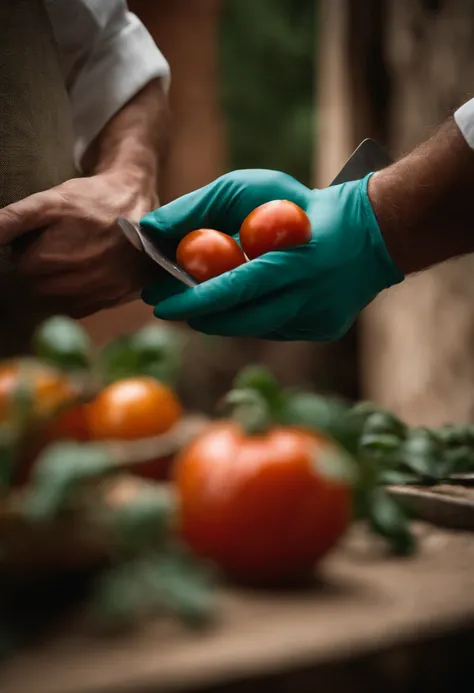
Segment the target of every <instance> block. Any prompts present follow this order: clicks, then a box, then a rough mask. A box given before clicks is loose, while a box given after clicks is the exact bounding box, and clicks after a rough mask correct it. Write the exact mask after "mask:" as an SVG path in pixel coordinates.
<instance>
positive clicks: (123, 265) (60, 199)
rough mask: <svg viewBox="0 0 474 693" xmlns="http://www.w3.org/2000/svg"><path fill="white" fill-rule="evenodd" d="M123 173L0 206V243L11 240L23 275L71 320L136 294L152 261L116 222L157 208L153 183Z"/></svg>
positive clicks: (150, 272)
mask: <svg viewBox="0 0 474 693" xmlns="http://www.w3.org/2000/svg"><path fill="white" fill-rule="evenodd" d="M148 187H150V188H151V187H152V186H148V185H144V184H143V181H137V179H136V178H133V177H132V176H131V175H127V173H126V172H123V171H117V170H114V171H108V172H105V173H99V174H97V175H94V176H91V177H89V178H77V179H74V180H69V181H67V182H66V183H63V184H62V185H59V186H57V187H56V188H52V189H51V190H47V191H45V192H41V193H37V194H35V195H31V196H30V197H27V198H25V199H24V200H20V201H19V202H15V203H14V204H11V205H9V206H8V207H5V208H4V209H1V210H0V245H8V244H13V245H12V250H13V259H14V262H15V264H16V266H17V268H18V271H19V273H20V275H21V276H22V277H24V278H25V281H28V282H29V283H30V284H33V285H34V287H35V290H36V292H37V294H38V296H39V297H40V299H46V301H47V303H48V305H50V306H51V308H52V309H53V310H54V311H56V312H63V313H67V314H68V315H71V316H72V317H75V318H81V317H85V316H86V315H90V314H92V313H94V312H96V311H98V310H102V309H103V308H108V307H111V306H113V305H118V304H120V303H124V302H126V301H128V300H131V299H133V298H135V297H137V296H138V295H139V292H140V290H141V288H142V287H143V286H145V285H146V284H147V282H149V280H150V276H153V274H155V278H156V270H155V273H153V267H152V266H151V265H150V261H149V260H148V258H146V257H145V256H144V254H141V253H140V252H139V251H137V250H135V249H134V248H133V246H132V245H131V244H130V243H129V241H128V240H127V239H126V238H125V237H124V236H123V235H122V233H121V231H120V230H119V228H118V227H117V225H116V218H117V216H120V215H123V216H126V217H128V218H130V219H132V220H136V221H138V220H139V219H140V218H141V217H142V216H143V215H144V214H145V213H146V212H148V211H150V210H152V209H154V208H155V207H157V206H158V198H157V195H156V193H155V192H154V190H153V189H148Z"/></svg>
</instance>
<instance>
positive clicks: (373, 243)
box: [140, 169, 403, 341]
mask: <svg viewBox="0 0 474 693" xmlns="http://www.w3.org/2000/svg"><path fill="white" fill-rule="evenodd" d="M369 177H370V175H369V176H366V177H365V178H364V179H362V180H359V181H355V182H350V183H344V184H342V185H338V186H333V187H329V188H325V189H323V190H310V189H309V188H307V187H306V186H304V185H302V184H301V183H299V182H298V181H296V180H295V179H294V178H291V177H290V176H288V175H286V174H284V173H279V172H276V171H267V170H258V169H256V170H253V169H252V170H246V171H234V172H232V173H228V174H226V175H224V176H222V177H221V178H218V179H217V180H215V181H214V182H213V183H210V184H209V185H206V186H205V187H203V188H201V189H199V190H196V191H194V192H192V193H189V194H188V195H184V196H183V197H181V198H178V199H177V200H174V201H173V202H171V203H170V204H168V205H165V206H163V207H161V208H160V209H157V210H156V211H155V212H151V213H150V214H148V215H146V216H145V217H144V218H143V219H142V220H141V222H140V223H141V224H142V225H143V226H144V227H146V228H147V229H148V230H149V231H150V232H152V233H154V234H156V236H157V237H161V238H173V239H176V240H179V239H181V238H182V237H183V236H184V235H185V234H186V233H188V232H189V231H192V230H194V229H197V228H202V227H206V228H215V229H218V230H219V231H222V232H224V233H227V234H231V235H233V236H235V237H236V238H238V235H237V234H238V231H239V228H240V226H241V224H242V222H243V220H244V219H245V217H246V216H247V215H248V214H249V213H250V212H251V211H252V210H253V209H254V208H255V207H257V206H258V205H260V204H263V203H264V202H267V201H269V200H275V199H287V200H291V201H292V202H295V203H296V204H297V205H299V206H300V207H302V208H303V209H304V210H305V212H306V214H307V215H308V217H309V218H310V220H311V224H312V239H311V240H310V242H309V243H307V244H305V245H300V246H297V247H294V248H289V249H286V250H282V251H276V252H270V253H267V254H266V255H263V256H261V257H260V258H257V259H255V260H252V261H250V262H248V263H246V264H245V265H242V266H240V267H237V268H236V269H234V270H231V271H230V272H226V273H225V274H223V275H221V276H219V277H215V278H214V279H210V280H209V281H206V282H203V283H202V284H199V285H198V286H197V287H194V288H192V289H189V288H185V287H184V286H183V285H182V284H180V283H179V282H178V281H177V280H175V279H171V278H170V280H168V281H166V282H165V283H163V282H161V283H157V284H155V285H153V286H150V287H147V288H146V289H145V290H144V291H143V294H142V297H143V300H144V301H145V302H146V303H148V304H150V305H154V306H155V311H154V313H155V315H156V316H157V317H159V318H162V319H164V320H184V321H187V322H188V324H189V325H190V326H191V327H192V328H194V329H195V330H198V331H200V332H204V333H206V334H212V335H223V336H229V337H230V336H232V337H261V338H264V339H272V340H293V341H296V340H298V341H299V340H308V341H309V340H314V341H329V340H335V339H338V338H340V337H341V336H342V335H343V334H344V333H345V332H346V331H347V330H348V329H349V328H350V326H351V325H352V323H353V322H354V320H355V318H356V316H357V315H358V313H359V312H360V311H361V310H362V309H363V308H364V307H365V306H366V305H367V304H368V303H369V302H370V301H371V300H372V299H373V298H374V297H375V296H376V295H377V294H378V293H380V292H381V291H382V290H383V289H385V288H388V287H390V286H392V285H393V284H396V283H398V282H400V281H401V280H402V279H403V275H402V274H401V273H400V271H399V270H398V269H397V268H396V267H395V265H394V264H393V262H392V260H391V258H390V256H389V254H388V251H387V248H386V246H385V242H384V240H383V238H382V235H381V233H380V230H379V228H378V224H377V221H376V218H375V215H374V212H373V210H372V207H371V204H370V201H369V198H368V195H367V185H368V181H369Z"/></svg>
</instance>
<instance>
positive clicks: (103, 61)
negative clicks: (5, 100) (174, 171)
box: [46, 0, 170, 169]
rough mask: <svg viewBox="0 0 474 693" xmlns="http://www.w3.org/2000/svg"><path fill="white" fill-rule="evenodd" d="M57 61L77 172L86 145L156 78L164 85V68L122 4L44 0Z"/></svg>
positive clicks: (152, 44)
mask: <svg viewBox="0 0 474 693" xmlns="http://www.w3.org/2000/svg"><path fill="white" fill-rule="evenodd" d="M46 7H47V9H48V14H49V17H50V20H51V23H52V26H53V31H54V34H55V37H56V40H57V42H58V44H59V48H60V50H61V54H62V59H63V68H64V74H65V80H66V86H67V90H68V94H69V98H70V102H71V106H72V118H73V126H74V132H75V146H74V160H75V163H76V166H77V167H78V168H79V169H80V166H81V159H82V156H83V154H84V153H85V151H86V149H87V147H88V146H89V144H90V143H91V142H92V141H93V140H94V139H95V137H96V136H97V135H98V134H99V132H100V131H101V130H102V128H103V127H104V125H105V124H106V123H107V122H108V121H109V120H110V118H112V116H113V115H114V114H115V113H117V111H119V110H120V108H122V106H124V105H125V104H126V103H127V101H129V100H130V99H131V98H133V96H135V94H137V93H138V92H139V91H140V89H142V88H143V87H144V86H145V85H146V84H148V82H150V81H151V80H152V79H155V78H156V77H162V78H163V79H164V82H165V86H166V88H168V86H169V81H170V70H169V65H168V63H167V61H166V59H165V58H164V56H163V55H162V53H161V52H160V51H159V49H158V48H157V46H156V44H155V42H154V41H153V39H152V37H151V36H150V34H149V33H148V31H147V30H146V29H145V27H144V26H143V24H142V23H141V22H140V20H139V19H138V17H136V15H134V14H132V13H131V12H129V11H128V8H127V4H126V2H125V0H46Z"/></svg>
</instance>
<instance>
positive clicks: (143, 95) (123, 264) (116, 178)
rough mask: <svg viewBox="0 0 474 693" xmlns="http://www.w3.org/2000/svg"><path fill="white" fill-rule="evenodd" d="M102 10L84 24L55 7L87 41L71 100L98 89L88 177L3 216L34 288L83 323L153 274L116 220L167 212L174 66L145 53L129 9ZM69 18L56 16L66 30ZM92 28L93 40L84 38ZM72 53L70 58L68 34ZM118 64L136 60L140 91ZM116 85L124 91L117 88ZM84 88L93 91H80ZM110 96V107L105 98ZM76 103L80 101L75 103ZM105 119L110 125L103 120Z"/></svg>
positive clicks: (89, 131) (89, 129)
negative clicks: (162, 179)
mask: <svg viewBox="0 0 474 693" xmlns="http://www.w3.org/2000/svg"><path fill="white" fill-rule="evenodd" d="M85 4H86V5H88V6H89V5H90V4H91V3H85ZM94 4H95V5H96V9H97V11H98V12H99V17H98V18H97V19H95V18H92V19H90V18H89V19H90V21H89V23H88V22H85V23H84V22H83V23H82V24H81V23H80V22H78V20H77V17H74V16H73V17H71V16H70V15H67V10H68V6H69V0H68V1H67V2H64V1H63V0H57V1H56V2H53V3H51V8H53V7H54V8H55V9H57V8H60V9H62V11H63V12H66V16H64V17H62V19H63V21H64V22H65V21H66V19H67V16H69V24H67V26H71V27H72V28H71V33H70V34H67V35H68V36H70V38H71V40H73V39H74V37H76V38H75V39H74V40H76V41H77V46H76V49H77V50H76V52H74V50H73V51H72V52H69V53H68V54H67V56H68V59H69V61H70V62H69V63H67V64H66V65H65V67H67V68H69V69H68V70H66V73H67V75H68V86H69V90H70V95H71V94H72V92H73V91H74V84H76V83H77V80H82V81H83V82H84V80H85V81H86V82H87V84H88V85H89V87H88V88H89V90H92V89H93V90H94V95H91V97H90V98H89V101H88V103H89V106H90V109H87V112H88V113H89V116H88V117H87V118H86V121H87V123H86V125H84V126H83V129H82V133H83V136H82V138H79V140H76V157H77V164H78V165H79V164H80V165H81V168H82V170H83V172H84V173H85V174H86V176H84V177H81V178H76V179H73V180H70V181H66V182H65V183H63V184H62V185H60V186H57V187H56V188H53V189H51V190H47V191H45V192H41V193H37V194H35V195H32V196H30V197H28V198H26V199H24V200H21V201H19V202H17V203H14V204H12V205H9V206H8V207H6V208H4V209H2V210H0V243H1V244H9V243H10V242H11V241H13V240H15V239H17V242H16V243H15V248H14V253H15V260H16V264H17V266H18V269H19V271H20V273H21V275H22V276H24V277H25V279H26V280H28V281H31V282H32V283H34V286H35V289H36V291H37V293H38V294H39V295H41V296H42V297H44V298H45V300H46V301H47V302H48V304H49V305H51V309H52V310H55V311H61V312H66V313H69V314H70V315H73V316H74V317H82V316H84V315H88V314H90V313H93V312H95V311H97V310H99V309H101V308H105V307H108V306H111V305H114V304H117V303H122V302H124V301H126V300H129V299H131V298H133V297H135V296H137V295H138V293H139V290H140V288H141V287H142V286H143V282H144V281H146V279H144V278H146V277H149V276H150V275H149V272H150V266H149V264H148V263H147V262H146V261H145V260H144V258H143V257H142V256H141V254H139V253H138V252H135V251H134V250H133V248H132V247H131V246H130V244H129V243H128V241H126V240H125V239H124V238H123V237H122V235H121V234H120V232H119V231H118V229H117V227H116V224H115V220H116V217H117V216H118V215H120V214H123V215H126V216H129V217H130V218H132V219H139V218H140V216H142V215H143V214H144V213H145V212H147V211H149V210H150V209H153V208H154V207H156V206H157V205H158V198H157V187H158V182H157V180H158V174H159V164H160V158H161V155H162V153H163V149H164V147H165V146H166V141H167V130H168V121H169V114H168V106H167V81H168V77H169V74H168V68H167V64H166V61H165V62H164V67H163V61H164V59H163V58H162V56H161V54H160V53H159V51H157V55H155V59H150V58H153V56H152V55H151V54H150V50H149V49H147V50H145V51H144V54H143V55H142V54H141V53H140V50H139V48H140V45H141V44H138V45H137V43H136V41H137V39H140V37H141V36H142V32H141V31H140V32H138V34H136V33H134V31H132V32H131V35H130V30H129V29H127V28H126V27H125V29H124V31H123V32H122V31H121V30H120V29H117V21H118V19H119V18H120V17H119V15H117V12H118V10H117V8H118V9H119V10H120V7H121V6H122V5H124V3H121V2H119V3H116V2H112V3H105V7H104V8H103V9H101V8H100V7H98V4H97V2H94V3H92V5H94ZM71 7H72V8H76V10H78V8H79V9H81V8H82V10H84V3H78V2H77V1H75V2H71ZM114 7H115V14H114V13H113V8H114ZM86 9H88V8H86ZM78 11H79V10H78ZM119 14H120V13H119ZM59 18H60V16H59V15H56V24H57V21H58V20H59ZM112 19H114V21H113V22H112ZM135 19H136V18H135ZM92 20H93V21H92ZM137 21H138V20H137ZM91 22H92V29H91V30H92V34H93V40H90V38H87V36H86V37H85V36H84V29H87V28H88V27H89V28H91V27H90V24H91ZM104 22H105V25H104ZM53 25H54V23H53ZM133 26H135V23H134V22H133V23H132V28H133ZM81 27H82V29H81ZM140 27H141V29H142V30H143V31H145V29H144V28H143V27H142V26H141V25H140ZM73 28H75V29H76V30H77V34H74V33H73V31H72V29H73ZM117 31H118V34H117ZM86 34H87V32H86ZM119 35H120V37H121V38H120V41H119V40H118V37H119ZM146 35H147V36H148V34H146ZM148 38H149V40H150V42H152V39H151V37H149V36H148ZM86 39H87V40H86ZM129 39H130V41H131V43H128V40H129ZM153 46H154V44H153ZM62 48H63V51H65V49H66V43H65V40H64V37H63V42H62ZM156 50H157V49H156ZM81 51H82V52H81ZM84 51H85V52H84ZM127 51H129V52H127ZM73 55H75V56H76V57H75V59H74V60H73ZM94 56H95V58H94V59H95V63H94V60H93V57H94ZM106 56H109V57H108V58H107V57H106ZM110 56H112V57H110ZM127 56H128V57H127ZM114 59H115V60H116V61H117V63H118V65H120V66H121V68H122V70H123V71H124V70H125V68H126V63H127V60H128V61H129V69H130V74H131V75H132V78H133V80H134V81H133V84H132V82H131V78H130V75H126V80H125V86H126V89H125V88H123V87H124V85H121V84H120V80H119V74H118V73H117V71H116V70H115V68H113V66H112V65H111V62H112V63H113V62H114ZM93 64H95V65H96V72H94V69H93ZM107 67H110V69H111V70H112V71H111V73H110V83H109V85H108V90H109V91H108V92H107V89H106V87H105V85H104V79H105V75H106V71H107ZM97 71H98V72H99V73H100V74H101V75H102V78H101V81H99V82H98V83H95V82H94V81H93V80H92V76H93V75H94V74H95V78H98V75H97ZM161 73H163V74H162V75H161V76H160V74H161ZM85 74H87V75H88V77H87V79H86V77H85ZM91 80H92V81H91ZM114 84H115V86H116V89H113V90H112V86H113V85H114ZM83 91H86V87H85V86H84V87H83V88H81V90H79V93H81V92H83ZM112 92H113V94H112ZM107 93H108V96H107V104H106V106H107V107H106V108H105V106H103V104H102V102H101V97H102V96H104V97H105V96H106V95H107ZM92 96H94V98H96V99H97V101H96V102H94V99H93V98H92ZM112 96H113V98H112ZM123 99H126V100H125V101H123ZM71 101H72V103H73V104H74V98H73V97H71ZM94 103H95V105H94ZM101 104H102V105H101ZM104 117H108V119H107V120H105V121H103V119H104ZM97 128H99V130H98V134H97V135H96V136H95V135H94V134H93V133H95V130H96V129H97ZM76 131H77V130H76ZM78 142H79V145H78V144H77V143H78Z"/></svg>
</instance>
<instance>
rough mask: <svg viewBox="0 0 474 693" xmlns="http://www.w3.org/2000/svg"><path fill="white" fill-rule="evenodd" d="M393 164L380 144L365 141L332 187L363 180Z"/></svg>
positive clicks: (349, 159) (343, 168)
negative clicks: (368, 175) (373, 172)
mask: <svg viewBox="0 0 474 693" xmlns="http://www.w3.org/2000/svg"><path fill="white" fill-rule="evenodd" d="M391 163H393V162H392V160H391V158H390V157H389V155H388V154H387V152H386V151H385V149H384V148H383V147H381V146H380V144H379V143H378V142H376V141H375V140H371V139H366V140H363V142H361V143H360V144H359V146H358V147H357V149H356V150H355V151H354V152H353V153H352V154H351V156H350V157H349V158H348V160H347V161H346V163H345V164H344V166H343V167H342V168H341V170H340V171H339V173H338V174H337V176H336V177H335V178H334V180H333V181H332V183H331V185H340V184H341V183H347V182H348V181H351V180H358V179H359V178H363V177H364V176H366V175H367V174H368V173H372V171H380V169H382V168H385V167H386V166H390V164H391Z"/></svg>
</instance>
